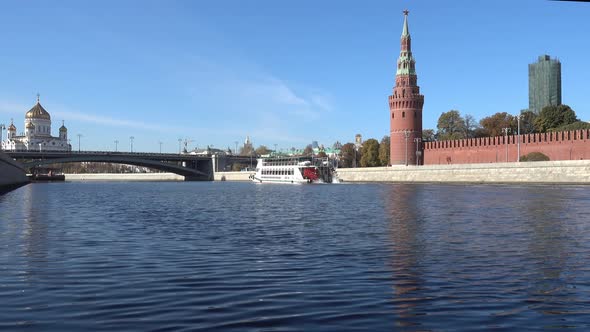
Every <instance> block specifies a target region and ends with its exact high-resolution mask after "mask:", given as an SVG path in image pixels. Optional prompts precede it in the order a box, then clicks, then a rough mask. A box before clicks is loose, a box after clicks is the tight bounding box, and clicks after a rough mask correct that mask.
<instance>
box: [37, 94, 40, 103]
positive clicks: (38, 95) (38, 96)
mask: <svg viewBox="0 0 590 332" xmlns="http://www.w3.org/2000/svg"><path fill="white" fill-rule="evenodd" d="M40 97H41V95H40V94H39V92H37V104H39V98H40Z"/></svg>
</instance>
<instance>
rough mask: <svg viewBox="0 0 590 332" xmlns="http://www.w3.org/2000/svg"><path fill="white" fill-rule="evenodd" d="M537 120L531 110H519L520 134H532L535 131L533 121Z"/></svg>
mask: <svg viewBox="0 0 590 332" xmlns="http://www.w3.org/2000/svg"><path fill="white" fill-rule="evenodd" d="M536 120H537V114H536V113H535V112H533V111H531V110H522V111H520V133H521V134H533V133H536V132H537V128H536V127H535V121H536Z"/></svg>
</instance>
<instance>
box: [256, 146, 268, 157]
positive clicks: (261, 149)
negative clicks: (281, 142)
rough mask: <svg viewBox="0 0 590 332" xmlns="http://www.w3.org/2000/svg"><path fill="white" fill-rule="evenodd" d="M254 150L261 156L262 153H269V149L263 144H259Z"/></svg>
mask: <svg viewBox="0 0 590 332" xmlns="http://www.w3.org/2000/svg"><path fill="white" fill-rule="evenodd" d="M255 152H256V155H258V156H262V155H265V154H269V153H270V149H269V148H267V147H266V146H264V145H261V146H259V147H257V148H256V151H255Z"/></svg>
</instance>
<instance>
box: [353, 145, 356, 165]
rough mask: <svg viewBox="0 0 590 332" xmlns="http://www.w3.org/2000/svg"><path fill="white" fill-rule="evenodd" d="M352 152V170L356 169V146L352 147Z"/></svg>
mask: <svg viewBox="0 0 590 332" xmlns="http://www.w3.org/2000/svg"><path fill="white" fill-rule="evenodd" d="M352 149H353V150H354V159H353V160H352V168H356V144H355V145H354V146H353V147H352Z"/></svg>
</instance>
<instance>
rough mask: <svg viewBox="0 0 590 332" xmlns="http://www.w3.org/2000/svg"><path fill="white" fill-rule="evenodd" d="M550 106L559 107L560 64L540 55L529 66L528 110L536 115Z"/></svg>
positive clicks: (556, 60)
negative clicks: (537, 59)
mask: <svg viewBox="0 0 590 332" xmlns="http://www.w3.org/2000/svg"><path fill="white" fill-rule="evenodd" d="M550 105H555V106H557V105H561V62H559V60H558V59H551V58H550V57H549V55H541V56H539V61H538V62H535V63H531V64H529V109H530V110H531V111H533V112H535V113H537V114H538V113H539V112H540V111H541V110H542V109H543V107H545V106H550Z"/></svg>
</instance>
